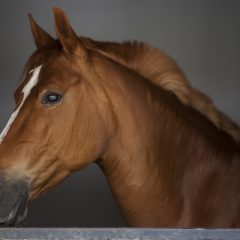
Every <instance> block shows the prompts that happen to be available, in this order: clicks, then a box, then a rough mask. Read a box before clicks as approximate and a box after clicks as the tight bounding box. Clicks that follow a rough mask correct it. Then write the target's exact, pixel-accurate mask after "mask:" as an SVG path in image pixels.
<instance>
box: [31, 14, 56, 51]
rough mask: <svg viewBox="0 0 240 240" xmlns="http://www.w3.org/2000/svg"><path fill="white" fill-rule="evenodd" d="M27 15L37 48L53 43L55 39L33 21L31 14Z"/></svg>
mask: <svg viewBox="0 0 240 240" xmlns="http://www.w3.org/2000/svg"><path fill="white" fill-rule="evenodd" d="M28 17H29V22H30V26H31V30H32V35H33V39H34V42H35V44H36V46H37V48H42V47H45V46H49V45H53V44H55V40H54V39H53V38H52V37H51V36H50V35H49V34H48V33H47V32H46V31H44V30H43V29H42V28H41V27H40V26H39V25H38V24H37V23H36V22H35V20H34V19H33V17H32V15H31V14H28Z"/></svg>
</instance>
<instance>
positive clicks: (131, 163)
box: [0, 8, 240, 227]
mask: <svg viewBox="0 0 240 240" xmlns="http://www.w3.org/2000/svg"><path fill="white" fill-rule="evenodd" d="M54 15H55V31H56V35H57V40H55V39H53V38H52V37H51V36H50V35H49V34H48V33H46V32H45V31H44V30H43V29H42V28H41V27H40V26H39V25H38V24H37V23H36V22H35V21H34V20H33V18H32V17H31V15H30V16H29V17H30V23H31V29H32V34H33V37H34V41H35V43H36V46H37V50H36V51H35V52H34V53H33V55H32V56H31V57H30V59H29V60H28V62H27V64H26V67H25V70H24V75H23V79H22V82H21V84H20V86H19V88H18V89H17V90H16V93H15V100H16V109H15V111H14V112H13V114H12V115H11V117H10V119H9V121H8V123H7V125H6V127H5V128H4V129H3V131H2V133H1V135H0V142H1V144H0V171H1V178H0V181H1V198H0V222H1V224H2V225H5V226H6V225H13V224H17V223H19V222H21V221H22V220H23V219H24V217H25V216H26V213H27V211H26V209H27V203H28V201H29V200H32V199H34V198H36V197H38V196H39V195H41V194H43V193H45V192H47V191H48V190H49V189H51V188H52V187H54V186H55V185H56V184H58V183H59V182H60V181H62V180H63V179H64V178H65V177H66V176H68V175H69V174H70V173H71V172H73V171H77V170H80V169H81V168H83V167H85V166H87V165H88V164H90V163H92V162H96V163H97V164H98V165H99V166H100V168H101V169H102V171H103V172H104V174H105V176H106V178H107V180H108V183H109V185H110V187H111V190H112V192H113V195H114V197H115V199H116V201H117V203H118V205H119V208H120V209H121V211H122V213H123V216H124V217H125V219H126V222H127V223H128V224H129V225H130V226H138V227H206V226H207V227H240V128H239V127H238V126H237V125H236V124H235V123H233V122H232V121H231V120H230V119H229V118H228V117H226V116H225V115H224V114H223V113H221V112H220V111H218V110H217V109H216V108H215V107H214V105H213V104H212V103H211V101H210V100H209V99H208V98H207V97H206V96H205V95H204V94H202V93H200V92H199V91H197V90H195V89H194V88H192V87H191V86H190V85H189V83H188V82H187V81H186V79H185V76H184V74H183V73H182V71H181V70H180V68H179V67H178V65H177V64H176V63H175V62H174V61H173V60H172V59H171V58H169V57H168V56H166V55H165V54H164V53H163V52H161V51H159V50H157V49H154V48H151V47H149V46H148V45H146V44H144V43H139V42H125V43H122V44H120V43H109V42H97V41H94V40H91V39H89V38H83V37H78V36H77V35H76V33H75V32H74V31H73V29H72V28H71V26H70V24H69V22H68V19H67V17H66V15H65V13H64V12H63V11H62V10H60V9H58V8H54Z"/></svg>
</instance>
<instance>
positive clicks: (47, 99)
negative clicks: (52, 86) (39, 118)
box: [41, 92, 62, 105]
mask: <svg viewBox="0 0 240 240" xmlns="http://www.w3.org/2000/svg"><path fill="white" fill-rule="evenodd" d="M61 100H62V95H61V94H59V93H56V92H47V93H46V94H45V95H43V97H42V100H41V103H42V104H45V105H54V104H57V103H59V102H60V101H61Z"/></svg>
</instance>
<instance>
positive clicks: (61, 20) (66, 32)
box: [53, 7, 86, 56]
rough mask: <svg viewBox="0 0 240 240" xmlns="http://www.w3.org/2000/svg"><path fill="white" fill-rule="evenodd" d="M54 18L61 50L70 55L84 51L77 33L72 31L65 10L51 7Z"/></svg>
mask: <svg viewBox="0 0 240 240" xmlns="http://www.w3.org/2000/svg"><path fill="white" fill-rule="evenodd" d="M53 13H54V18H55V31H56V34H57V37H58V39H59V41H60V43H61V45H62V47H63V50H64V51H65V52H66V53H68V54H71V55H79V54H81V56H82V55H83V54H84V53H85V52H86V51H85V50H86V48H85V46H84V45H83V44H82V42H81V41H80V39H79V38H78V36H77V34H76V33H75V32H74V31H73V29H72V27H71V25H70V23H69V21H68V18H67V16H66V14H65V12H64V11H63V10H62V9H60V8H57V7H55V8H53Z"/></svg>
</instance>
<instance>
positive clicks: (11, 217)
mask: <svg viewBox="0 0 240 240" xmlns="http://www.w3.org/2000/svg"><path fill="white" fill-rule="evenodd" d="M1 190H2V191H0V192H1V194H0V226H3V227H5V226H13V225H17V224H19V223H21V222H22V221H23V220H24V219H25V217H26V216H27V203H28V191H27V190H28V188H27V184H26V183H25V182H15V183H6V182H5V184H4V185H3V187H2V189H1Z"/></svg>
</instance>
